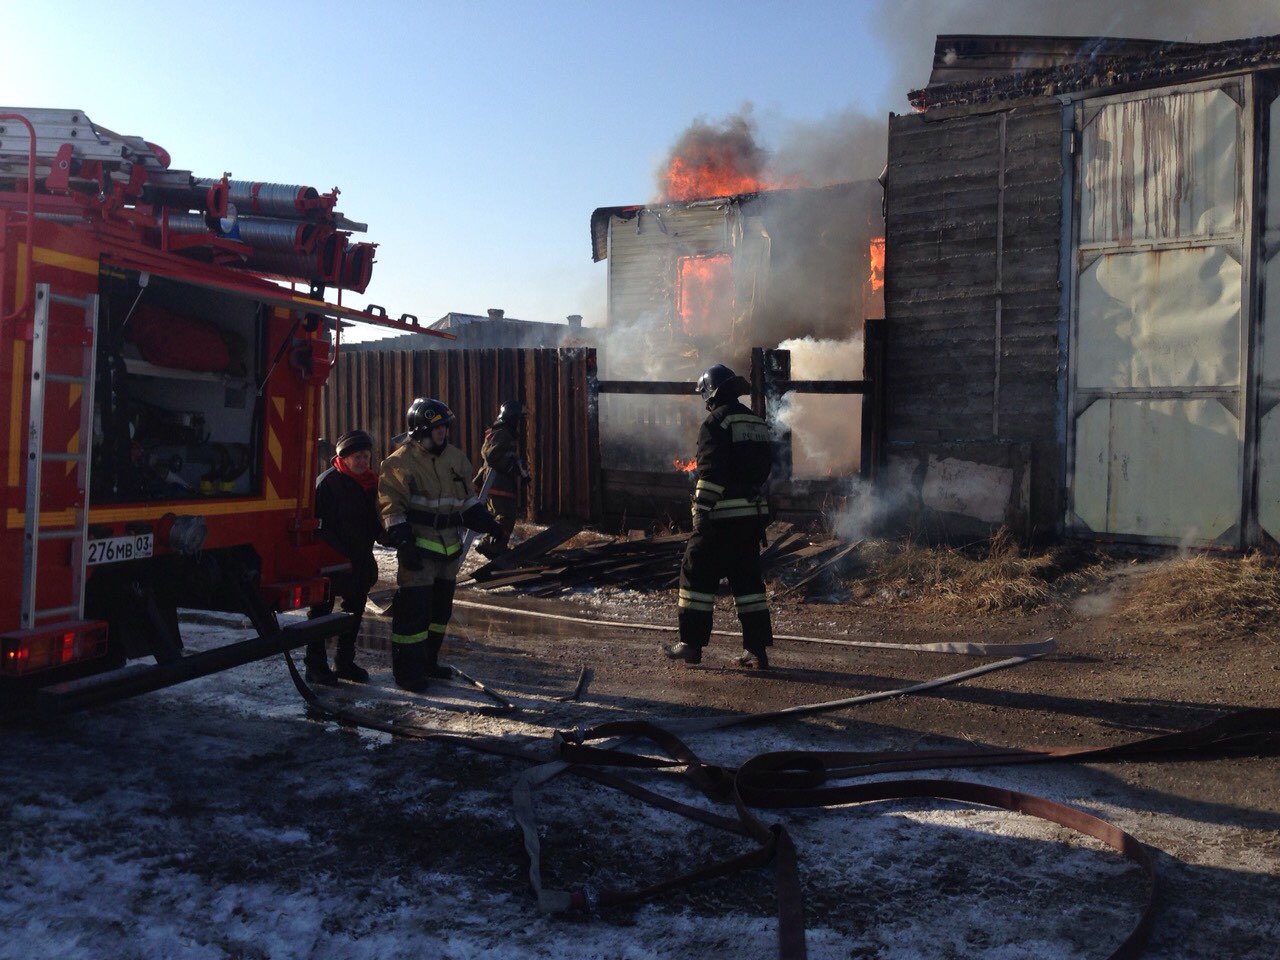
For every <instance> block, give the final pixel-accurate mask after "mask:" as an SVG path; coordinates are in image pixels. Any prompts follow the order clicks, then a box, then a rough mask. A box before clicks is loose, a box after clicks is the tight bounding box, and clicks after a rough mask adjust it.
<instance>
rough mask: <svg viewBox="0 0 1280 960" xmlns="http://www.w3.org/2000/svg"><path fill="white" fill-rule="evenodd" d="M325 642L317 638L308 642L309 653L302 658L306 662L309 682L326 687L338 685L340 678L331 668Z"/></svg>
mask: <svg viewBox="0 0 1280 960" xmlns="http://www.w3.org/2000/svg"><path fill="white" fill-rule="evenodd" d="M324 645H325V642H324V641H323V640H316V641H314V642H312V643H308V644H307V653H306V655H305V656H304V657H303V658H302V662H303V664H305V666H306V668H307V670H306V679H307V683H318V684H320V685H321V686H325V687H336V686H337V685H338V678H337V676H336V675H335V674H334V672H333V671H332V670H330V669H329V655H328V654H327V653H325V649H324Z"/></svg>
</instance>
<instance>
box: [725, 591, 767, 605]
mask: <svg viewBox="0 0 1280 960" xmlns="http://www.w3.org/2000/svg"><path fill="white" fill-rule="evenodd" d="M765 599H767V597H765V595H764V594H763V593H744V594H743V595H742V596H740V597H734V598H733V602H734V603H737V604H743V603H751V602H752V601H755V600H765Z"/></svg>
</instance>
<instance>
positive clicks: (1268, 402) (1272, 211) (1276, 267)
mask: <svg viewBox="0 0 1280 960" xmlns="http://www.w3.org/2000/svg"><path fill="white" fill-rule="evenodd" d="M1267 115H1268V120H1269V122H1270V136H1269V137H1268V139H1267V160H1266V176H1265V178H1264V180H1265V182H1266V184H1267V196H1266V198H1265V204H1264V207H1265V210H1266V218H1265V221H1264V223H1263V234H1262V243H1261V258H1262V265H1261V273H1262V305H1263V312H1262V316H1261V317H1260V320H1259V322H1260V323H1261V326H1262V331H1261V340H1262V350H1261V354H1260V356H1259V360H1258V418H1259V421H1258V457H1257V470H1258V488H1257V513H1258V525H1259V526H1260V527H1261V529H1262V531H1263V532H1264V533H1266V534H1267V535H1268V536H1270V537H1271V538H1272V539H1274V540H1277V541H1280V99H1276V100H1273V101H1272V102H1271V104H1270V106H1269V107H1268V108H1267Z"/></svg>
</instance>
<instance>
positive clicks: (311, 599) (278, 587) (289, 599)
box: [263, 577, 329, 613]
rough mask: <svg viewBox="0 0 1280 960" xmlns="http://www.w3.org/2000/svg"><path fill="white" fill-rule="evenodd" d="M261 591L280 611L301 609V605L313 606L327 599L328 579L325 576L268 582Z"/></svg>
mask: <svg viewBox="0 0 1280 960" xmlns="http://www.w3.org/2000/svg"><path fill="white" fill-rule="evenodd" d="M263 592H264V593H266V595H267V598H268V599H269V600H270V601H271V602H272V603H273V604H274V606H275V608H276V610H277V611H279V612H281V613H283V612H285V611H288V610H301V609H302V608H303V607H314V606H315V605H316V604H319V603H324V602H325V601H326V600H328V599H329V580H328V578H327V577H313V578H312V579H310V580H295V581H293V582H291V583H273V584H269V585H268V586H267V587H266V588H265V589H264V591H263Z"/></svg>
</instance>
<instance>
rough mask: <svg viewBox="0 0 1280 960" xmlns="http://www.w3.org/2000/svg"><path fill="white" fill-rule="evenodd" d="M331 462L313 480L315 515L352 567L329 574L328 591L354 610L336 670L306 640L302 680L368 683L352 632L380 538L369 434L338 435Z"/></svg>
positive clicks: (315, 612)
mask: <svg viewBox="0 0 1280 960" xmlns="http://www.w3.org/2000/svg"><path fill="white" fill-rule="evenodd" d="M334 452H335V454H336V456H335V457H334V458H333V466H332V467H330V468H329V469H328V470H326V471H325V472H324V473H322V474H320V476H319V478H318V479H317V480H316V517H318V518H319V520H320V531H319V535H320V539H321V540H323V541H325V542H326V543H328V544H329V545H330V546H331V547H333V548H334V549H336V550H337V551H338V552H339V553H341V554H342V555H343V556H344V557H346V558H347V559H349V560H350V561H351V570H350V571H349V572H346V573H341V572H339V573H336V574H334V575H333V577H331V582H332V584H333V594H334V596H338V597H341V598H342V610H343V612H344V613H354V614H355V617H356V619H355V623H354V624H352V626H351V629H350V630H348V631H347V632H346V633H344V634H343V635H342V636H340V637H338V653H337V656H336V658H335V661H334V662H335V664H336V665H337V672H336V673H335V672H334V671H333V670H331V669H329V658H328V655H327V653H326V652H325V641H323V640H317V641H315V642H314V643H309V644H307V653H306V656H305V658H304V662H305V663H306V667H307V681H308V682H310V683H322V684H325V685H327V686H337V684H338V681H339V680H349V681H351V682H352V683H367V682H368V680H369V672H368V671H367V670H365V669H364V667H361V666H360V665H358V664H357V663H356V660H355V656H356V637H357V635H358V634H359V632H360V618H361V617H362V616H363V615H364V604H365V600H366V599H368V596H369V588H370V587H372V586H373V585H374V584H375V583H377V582H378V563H377V561H376V560H374V558H373V545H374V543H376V542H377V541H378V540H380V539H381V538H382V521H381V520H380V519H379V518H378V474H377V471H375V470H373V469H372V468H371V463H372V458H373V437H371V436H370V435H369V434H368V433H366V432H365V431H363V430H352V431H350V432H348V433H344V434H343V435H342V436H340V437H339V438H338V442H337V444H336V445H335V450H334ZM332 612H333V600H332V599H329V600H327V601H325V602H324V603H322V604H318V605H317V606H314V607H312V608H311V611H310V613H309V616H312V617H318V616H323V615H324V614H326V613H332Z"/></svg>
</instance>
